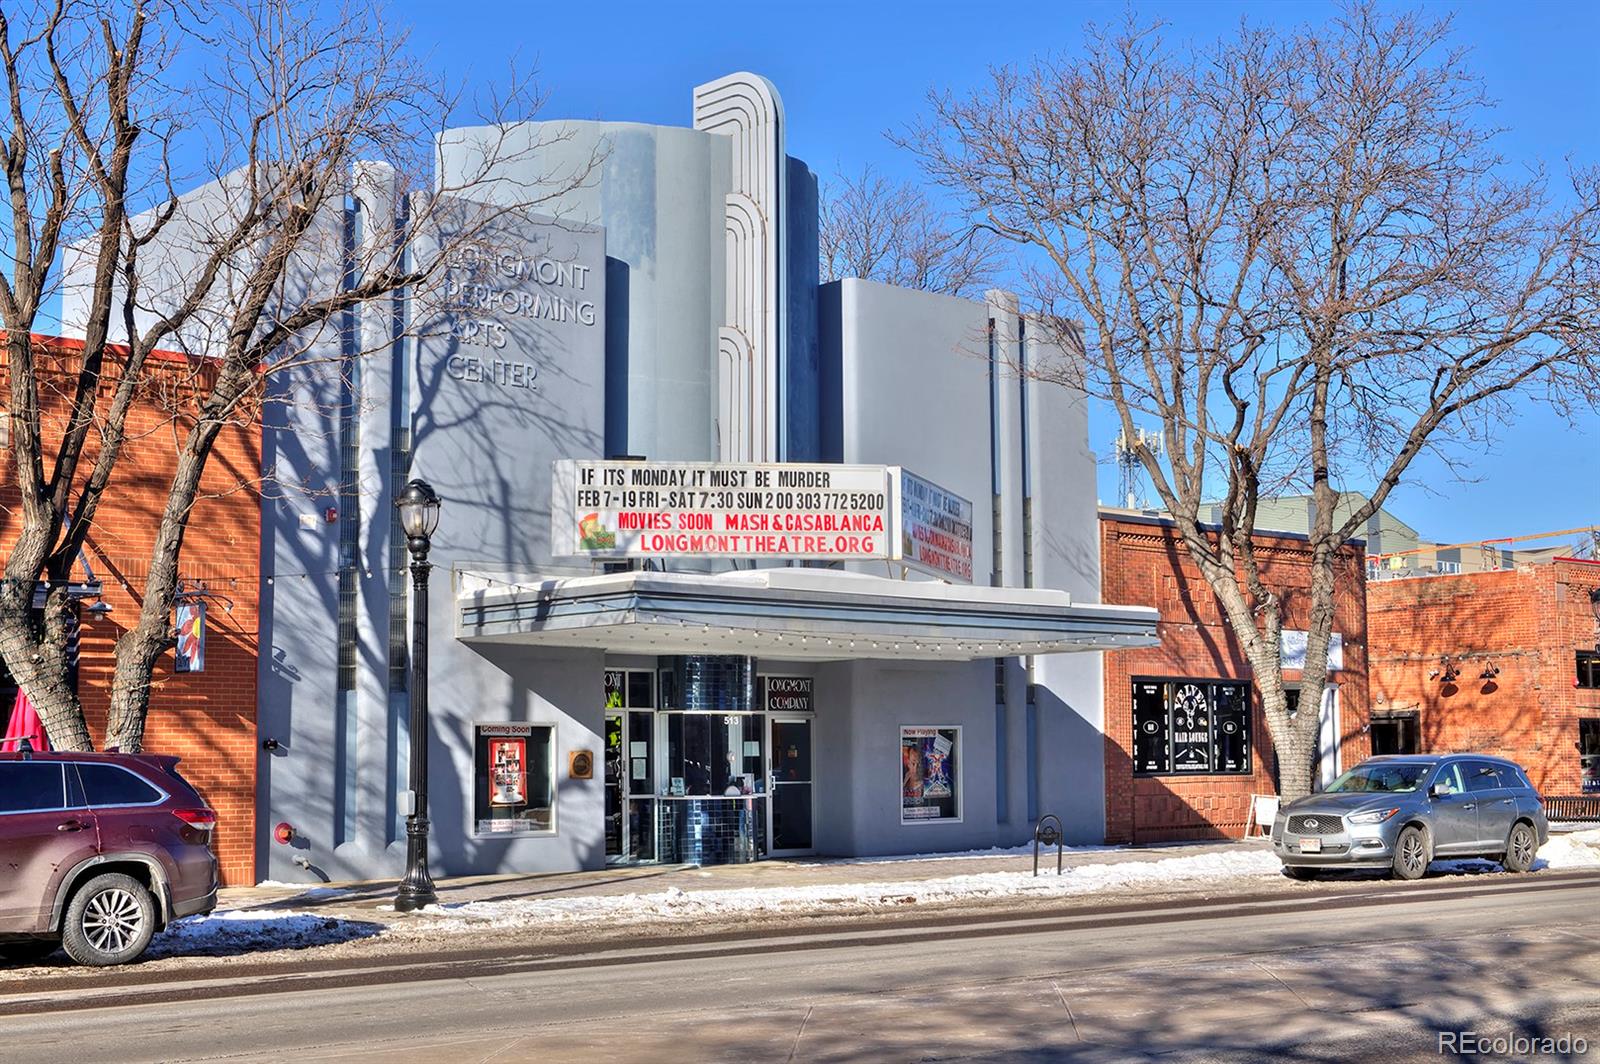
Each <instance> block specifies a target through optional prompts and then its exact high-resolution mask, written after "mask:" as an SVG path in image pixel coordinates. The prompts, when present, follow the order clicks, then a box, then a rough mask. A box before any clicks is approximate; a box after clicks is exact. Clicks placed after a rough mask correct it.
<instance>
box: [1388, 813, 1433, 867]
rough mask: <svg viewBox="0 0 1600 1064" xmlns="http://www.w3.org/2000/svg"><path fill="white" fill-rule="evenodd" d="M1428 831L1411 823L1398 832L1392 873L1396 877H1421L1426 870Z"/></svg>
mask: <svg viewBox="0 0 1600 1064" xmlns="http://www.w3.org/2000/svg"><path fill="white" fill-rule="evenodd" d="M1428 857H1429V855H1428V833H1427V832H1425V831H1423V830H1422V829H1421V828H1420V827H1418V826H1417V825H1415V824H1412V825H1411V826H1410V827H1408V828H1406V829H1405V830H1403V831H1401V832H1400V837H1399V838H1398V839H1396V840H1395V843H1394V865H1393V868H1394V874H1395V877H1396V878H1397V879H1421V878H1422V874H1423V873H1424V872H1426V871H1427V870H1428Z"/></svg>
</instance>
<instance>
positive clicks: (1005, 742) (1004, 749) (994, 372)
mask: <svg viewBox="0 0 1600 1064" xmlns="http://www.w3.org/2000/svg"><path fill="white" fill-rule="evenodd" d="M995 329H996V323H995V319H994V318H992V317H991V318H990V319H989V494H990V508H991V510H992V512H993V515H994V516H993V521H994V523H993V527H992V528H991V530H990V535H991V536H993V537H994V538H993V541H992V549H991V553H990V558H991V561H990V564H991V566H992V569H991V571H990V574H989V583H990V584H991V585H992V586H994V587H999V586H1001V576H1002V568H1001V563H1002V561H1003V560H1004V551H1003V550H1002V547H1001V540H1000V528H1001V512H1000V483H1001V478H1000V348H999V341H998V337H997V336H996V335H995ZM1007 733H1008V728H1007V721H1006V659H1005V658H1001V657H997V658H995V659H994V818H995V822H996V823H997V824H1003V823H1005V822H1006V821H1008V820H1010V819H1011V802H1010V795H1009V791H1010V789H1011V780H1010V775H1009V773H1008V772H1007V768H1008V766H1009V765H1010V750H1009V747H1010V742H1009V738H1008V734H1007Z"/></svg>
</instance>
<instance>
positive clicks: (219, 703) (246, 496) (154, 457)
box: [0, 341, 261, 884]
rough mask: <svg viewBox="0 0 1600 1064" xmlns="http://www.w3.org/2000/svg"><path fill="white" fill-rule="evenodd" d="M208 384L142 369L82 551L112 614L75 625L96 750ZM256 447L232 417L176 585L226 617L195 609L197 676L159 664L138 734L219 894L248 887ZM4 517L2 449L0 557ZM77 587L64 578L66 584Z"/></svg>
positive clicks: (66, 357)
mask: <svg viewBox="0 0 1600 1064" xmlns="http://www.w3.org/2000/svg"><path fill="white" fill-rule="evenodd" d="M58 343H59V348H58V351H59V354H58V357H57V358H56V359H54V360H51V361H49V362H48V364H47V366H46V367H45V368H46V370H47V372H46V374H45V376H44V381H43V383H44V387H43V389H42V390H43V391H44V392H45V401H46V408H45V413H46V422H45V431H46V437H47V450H46V454H47V455H49V454H51V453H52V452H51V450H50V449H49V447H51V446H53V444H54V441H55V440H58V439H59V433H60V431H61V428H62V425H63V423H64V411H65V403H66V398H67V397H68V396H70V389H71V387H72V384H73V380H74V378H73V377H72V374H73V373H74V372H75V370H76V366H77V361H76V345H74V344H72V343H71V342H70V341H60V342H58ZM206 372H207V367H206V365H205V363H202V362H198V361H190V360H188V359H186V358H184V357H183V356H181V355H166V356H165V357H162V358H158V359H155V360H154V361H153V362H152V363H151V365H150V368H149V369H148V370H147V373H146V377H147V380H146V381H145V382H144V386H143V387H142V389H141V395H140V399H139V401H138V402H137V403H136V404H135V407H134V409H133V410H132V411H131V412H130V415H129V418H128V440H127V443H126V444H125V445H124V449H123V454H122V457H121V459H120V462H119V465H118V468H117V471H116V473H115V474H114V475H113V478H112V482H111V485H110V488H109V490H108V491H107V494H106V497H105V499H104V501H103V502H102V503H101V506H100V510H99V513H98V516H97V518H96V521H95V530H94V534H93V535H92V536H91V537H90V540H89V545H88V550H87V551H86V552H85V553H86V554H87V556H88V563H89V566H90V567H91V568H92V569H93V571H94V575H95V576H97V577H99V578H100V580H101V582H102V583H103V585H104V589H105V602H106V603H107V604H109V605H110V606H111V607H112V612H111V613H109V614H104V615H96V614H92V613H88V612H86V611H85V612H83V613H82V614H81V617H82V627H81V641H80V651H79V672H78V693H79V697H80V699H81V700H82V702H83V705H84V710H85V713H86V715H87V717H88V720H89V727H90V731H91V734H92V735H93V737H94V740H95V743H96V744H97V745H98V744H100V743H102V742H104V739H105V725H106V712H107V707H108V705H109V701H110V697H109V696H110V685H111V676H112V669H113V666H114V662H113V654H114V652H115V645H116V641H117V639H118V638H119V637H120V636H121V635H122V633H123V632H124V631H125V630H126V628H127V627H128V626H129V625H130V624H131V623H133V622H134V620H135V619H136V618H137V616H138V612H139V607H140V601H141V598H140V596H141V592H142V589H143V586H144V579H145V576H146V574H147V573H148V571H149V564H150V550H151V548H152V546H153V545H154V537H155V530H156V527H157V523H158V521H159V519H160V514H161V510H162V508H163V506H164V505H165V502H166V492H167V487H168V484H169V483H170V480H171V476H172V473H173V470H174V468H175V466H176V463H177V455H178V450H179V448H180V447H181V446H182V440H183V434H184V432H185V430H186V429H187V428H188V427H189V424H190V421H189V419H190V418H192V416H193V413H194V410H195V403H194V395H195V390H196V386H197V385H203V384H204V375H205V373H206ZM4 380H5V378H4V372H3V369H0V387H7V386H8V385H6V384H5V383H4ZM174 418H176V419H177V420H176V423H174ZM260 441H261V434H260V427H259V423H258V422H257V421H256V420H255V418H254V415H253V413H248V414H245V415H242V416H241V418H240V419H239V421H238V423H237V424H232V425H229V426H228V427H226V428H225V429H224V430H223V431H222V434H221V435H220V436H219V438H218V441H217V446H216V450H215V451H214V453H213V455H212V457H211V460H210V462H209V463H208V465H207V468H206V472H205V475H204V477H203V480H202V484H201V498H200V499H199V501H198V502H197V503H196V505H195V509H194V513H193V514H192V515H191V518H190V521H189V526H188V531H187V533H186V535H185V537H184V545H183V555H182V560H181V563H180V566H179V572H180V574H181V575H182V577H183V579H185V580H188V581H204V583H205V584H206V585H207V586H208V587H209V589H210V590H212V591H214V592H216V593H218V594H220V595H223V596H226V598H227V599H231V600H232V604H233V606H232V609H231V610H225V609H224V605H225V604H224V603H223V602H221V601H216V600H213V601H211V602H209V603H208V605H207V615H206V620H207V625H208V629H209V630H208V632H207V635H206V659H205V671H204V672H200V673H190V674H186V675H179V674H177V673H174V672H173V659H172V654H171V652H170V651H169V652H168V653H167V654H165V655H163V657H162V659H161V660H160V662H158V663H157V665H156V670H155V675H154V677H153V680H154V691H153V693H152V697H151V707H152V708H151V713H150V718H149V721H148V723H147V727H146V733H145V749H146V750H148V751H151V752H154V753H164V754H175V755H177V756H178V757H181V758H182V759H183V763H182V764H181V765H180V766H179V771H180V772H181V773H183V775H184V777H185V778H186V779H188V780H189V782H190V783H192V784H193V785H194V786H195V787H196V788H197V789H198V790H199V791H200V793H201V794H203V795H205V797H206V799H207V801H209V802H210V803H211V805H212V807H213V808H215V809H216V811H217V815H218V824H217V830H216V832H215V835H214V837H213V848H214V849H215V851H216V853H217V857H218V860H219V862H220V863H221V865H222V875H223V881H224V882H225V883H228V884H239V883H254V882H255V793H256V730H255V729H256V649H257V642H256V640H257V632H258V618H257V591H258V587H259V584H260V558H261V551H260V545H261V507H260V499H259V495H258V491H257V484H258V481H259V478H260V469H261V451H260ZM47 461H48V459H47ZM47 472H48V470H47ZM16 506H17V488H16V473H15V455H14V454H12V453H11V451H10V449H9V446H8V447H7V448H6V449H4V450H0V550H9V549H10V545H11V543H12V542H14V541H15V538H16V535H17V526H18V521H17V519H16V517H15V516H14V513H15V508H16ZM81 576H82V574H81V573H80V572H75V573H74V578H75V579H80V578H81Z"/></svg>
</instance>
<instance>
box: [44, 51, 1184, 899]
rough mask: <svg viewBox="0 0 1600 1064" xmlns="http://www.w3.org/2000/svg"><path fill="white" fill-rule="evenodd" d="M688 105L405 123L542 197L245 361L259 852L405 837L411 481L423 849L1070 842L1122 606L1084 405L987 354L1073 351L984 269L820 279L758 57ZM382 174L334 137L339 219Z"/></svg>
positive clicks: (273, 854)
mask: <svg viewBox="0 0 1600 1064" xmlns="http://www.w3.org/2000/svg"><path fill="white" fill-rule="evenodd" d="M686 95H687V96H688V99H686V101H685V102H686V104H688V105H689V110H690V112H691V121H690V124H688V125H687V126H682V127H679V126H651V125H639V124H635V123H629V122H599V121H594V122H588V121H585V122H565V121H548V122H525V123H519V124H515V125H510V126H493V127H489V126H485V127H470V128H458V129H451V130H448V131H446V132H444V133H442V134H440V136H439V137H438V143H437V171H438V172H437V175H436V177H435V180H436V183H437V187H438V188H439V189H455V188H460V189H462V190H463V191H461V192H459V193H452V194H453V195H459V196H460V197H461V199H462V204H461V205H462V207H463V209H466V208H470V207H471V206H473V205H474V204H477V205H478V206H480V207H492V206H493V205H494V204H495V202H496V201H497V199H502V198H509V197H512V196H523V197H526V196H530V195H531V196H534V197H535V198H537V199H538V200H539V204H540V205H539V214H540V217H528V216H526V215H517V216H516V217H517V219H518V220H517V221H516V223H515V224H514V225H510V224H503V223H497V225H496V227H495V228H494V230H493V232H492V234H490V235H486V236H485V238H484V239H482V240H480V241H476V242H472V243H465V244H462V245H460V246H455V247H453V248H452V249H451V250H450V251H449V256H450V257H449V269H448V270H447V271H445V273H444V274H443V281H442V285H441V288H440V290H441V291H442V292H443V296H442V301H441V303H440V304H439V305H441V306H442V307H443V308H444V310H443V314H442V319H441V320H443V321H444V323H445V326H446V327H444V328H440V329H422V328H416V327H414V326H415V324H416V322H417V321H418V320H420V318H421V317H423V315H422V314H421V313H420V311H419V309H418V308H415V307H412V306H409V305H408V303H409V301H410V300H411V299H412V296H411V294H410V293H407V294H404V295H402V296H400V297H398V298H396V299H393V300H386V301H384V302H381V303H379V304H373V305H368V306H365V307H363V308H362V309H361V310H360V311H359V313H357V314H354V315H352V316H351V317H352V318H353V319H356V320H353V321H351V322H350V323H348V324H347V326H346V327H342V328H339V329H335V330H331V331H330V332H329V333H328V334H327V335H326V336H324V337H322V338H321V339H319V340H318V341H317V342H318V343H320V344H323V345H324V346H325V348H326V350H325V352H324V354H326V356H327V357H326V358H321V359H308V360H305V365H304V367H303V368H301V369H296V370H292V371H284V372H282V373H280V374H276V375H275V376H274V383H273V384H272V385H271V388H272V389H273V396H272V397H273V398H274V399H275V400H278V401H275V402H269V403H268V404H267V405H266V407H265V412H264V414H263V429H262V464H263V470H264V472H265V474H266V476H265V478H264V482H265V483H266V484H267V485H268V487H267V488H266V489H264V491H263V502H262V507H263V510H262V522H261V526H262V527H261V537H262V545H261V551H262V558H261V561H262V565H261V569H262V574H263V576H262V586H261V599H260V608H261V630H260V670H259V712H258V720H257V729H258V734H259V737H260V739H261V741H262V742H261V745H262V746H263V747H264V749H263V752H262V754H261V765H260V768H259V777H258V779H259V782H258V793H257V801H256V815H257V828H256V839H257V860H256V868H257V874H258V876H260V877H261V878H264V879H273V880H305V879H309V878H314V877H317V876H322V877H327V878H331V879H352V878H367V877H382V876H394V875H396V874H398V873H399V872H400V870H401V868H402V865H403V863H404V856H405V815H406V812H407V809H408V798H409V794H408V791H407V787H408V773H407V768H408V763H409V759H410V750H409V736H408V726H407V721H408V714H409V704H410V692H409V691H408V686H409V678H410V672H409V669H408V655H409V646H408V639H409V636H410V632H411V628H412V624H411V622H412V618H410V617H409V616H408V610H409V600H408V575H407V571H406V567H405V566H406V560H407V553H406V541H405V538H404V536H403V534H402V533H401V531H400V528H399V526H398V522H397V520H396V518H395V513H396V507H395V504H394V501H395V497H396V495H397V493H398V492H399V490H400V489H401V488H402V487H403V486H404V485H405V484H406V482H407V481H408V480H410V479H411V478H413V477H419V478H422V479H424V480H426V481H427V482H428V483H429V484H431V485H432V486H433V488H434V489H435V490H436V491H437V493H438V494H439V496H440V497H441V498H442V500H443V505H442V510H441V516H440V520H439V525H438V528H437V531H436V532H435V533H434V535H433V540H432V552H431V561H432V562H433V563H434V566H435V568H434V570H433V573H432V584H431V595H430V598H429V602H430V606H429V625H430V630H431V638H430V652H429V670H430V675H431V682H430V684H429V688H428V689H429V706H430V708H431V728H430V732H429V735H428V737H427V742H428V743H429V765H430V777H429V814H430V819H431V822H432V849H431V853H430V858H431V863H432V868H433V871H434V872H435V873H436V874H446V875H461V874H477V873H495V872H508V871H523V872H531V871H565V870H573V869H594V868H600V867H603V866H605V865H606V864H607V863H608V862H667V863H679V862H700V863H707V864H709V863H713V862H726V861H745V860H759V859H762V858H766V857H771V856H785V855H799V854H828V855H877V854H893V853H924V852H935V851H952V850H964V849H972V848H982V847H990V846H997V845H998V846H1009V845H1015V844H1019V843H1022V842H1024V841H1027V840H1029V839H1030V838H1031V837H1032V835H1033V831H1034V826H1035V824H1036V823H1037V821H1038V820H1039V818H1040V817H1042V816H1044V815H1046V814H1054V815H1056V816H1058V817H1059V818H1060V819H1061V821H1062V822H1063V824H1064V827H1065V834H1066V838H1067V840H1068V841H1069V842H1100V841H1102V840H1103V838H1104V836H1105V786H1104V784H1105V781H1104V775H1105V771H1106V770H1105V760H1106V759H1105V745H1104V738H1103V733H1102V727H1103V720H1104V708H1105V707H1104V705H1103V700H1104V695H1103V690H1102V679H1101V678H1102V672H1101V668H1102V660H1101V659H1102V652H1103V651H1105V650H1107V649H1115V648H1123V647H1133V646H1146V645H1151V644H1153V643H1155V642H1156V635H1155V633H1156V617H1155V611H1153V610H1151V609H1148V608H1142V607H1128V606H1119V605H1116V604H1111V603H1102V602H1101V601H1100V600H1099V599H1100V592H1099V589H1100V548H1099V539H1098V534H1099V533H1098V519H1097V513H1096V498H1095V462H1094V457H1093V455H1092V454H1091V452H1090V450H1089V446H1088V428H1087V412H1086V403H1085V400H1084V397H1083V396H1082V395H1081V394H1078V393H1075V392H1073V391H1072V390H1071V389H1069V388H1067V387H1064V386H1061V385H1058V384H1054V383H1050V384H1043V383H1039V382H1037V381H1036V380H1030V379H1029V378H1028V377H1027V376H1026V375H1025V374H1019V373H1017V372H1016V371H1015V369H1016V367H1018V366H1029V365H1035V366H1037V365H1043V364H1046V363H1049V362H1051V361H1052V360H1054V361H1058V362H1059V360H1061V359H1063V358H1065V357H1070V354H1071V353H1070V352H1064V351H1061V350H1058V349H1056V348H1055V347H1053V346H1052V341H1051V340H1050V334H1049V333H1047V332H1046V331H1045V330H1044V329H1042V328H1035V327H1034V325H1035V323H1034V322H1032V321H1031V320H1030V319H1029V318H1028V317H1027V316H1026V315H1021V314H1019V310H1018V302H1017V300H1016V299H1015V298H1014V297H1013V296H1011V295H1009V294H1007V293H1004V292H991V293H989V294H988V296H987V298H986V299H984V300H983V301H981V302H979V301H975V300H966V299H959V298H955V297H951V296H945V295H937V294H930V293H927V292H921V291H912V290H907V289H902V288H896V287H891V286H887V285H883V284H877V283H872V282H868V281H860V280H843V281H837V282H832V283H828V284H821V283H819V276H818V256H817V250H818V248H817V244H818V233H817V225H818V208H817V204H818V193H817V180H816V177H815V176H814V174H813V173H812V171H811V170H810V169H808V168H807V166H806V164H805V163H803V162H801V161H800V160H798V159H795V158H793V157H791V156H790V155H788V154H787V152H786V150H785V120H784V111H783V105H782V101H781V100H780V98H779V95H778V93H777V91H776V89H775V88H774V87H773V85H771V84H770V83H769V82H768V81H767V80H766V79H764V78H761V77H758V76H755V75H751V74H733V75H730V76H728V77H724V78H721V79H718V80H716V81H712V82H710V83H708V84H705V85H701V86H699V87H697V88H695V89H694V90H693V92H692V94H686ZM508 146H509V147H510V148H512V149H516V148H518V146H520V147H521V148H524V149H526V150H511V151H508V150H507V148H508ZM485 159H493V160H497V161H495V162H493V163H492V165H491V166H490V171H491V172H490V173H489V174H488V175H487V177H488V180H481V181H480V180H475V181H465V180H463V179H462V177H463V175H464V174H467V173H469V172H470V171H472V170H473V169H474V168H475V167H481V166H483V161H484V160H485ZM500 160H503V161H500ZM573 174H581V175H582V179H581V180H571V179H570V175H573ZM563 175H567V176H566V177H563ZM398 185H399V183H398V182H397V181H396V180H395V179H394V176H393V174H392V173H388V172H386V171H385V170H384V168H382V167H376V166H374V167H370V168H363V171H362V172H361V173H360V174H359V175H358V179H357V180H355V181H354V182H353V185H352V187H353V189H354V192H353V194H352V196H351V197H350V200H349V201H348V203H347V205H346V207H345V209H344V210H343V212H342V215H341V217H339V218H337V219H334V220H333V221H332V222H330V224H332V225H335V226H342V227H343V232H342V234H340V239H341V240H342V243H343V245H344V246H347V247H351V248H357V249H359V248H360V247H361V246H362V242H363V241H364V240H370V239H373V234H375V233H393V232H396V231H400V232H404V231H405V229H404V222H405V218H406V216H407V214H408V212H411V211H413V210H414V208H415V204H413V203H411V202H410V201H409V200H408V199H407V198H406V197H403V196H400V195H398V194H397V193H396V189H397V187H398ZM218 190H219V186H216V185H213V186H207V187H205V188H201V189H197V190H195V191H194V192H192V193H190V194H188V195H187V196H185V197H184V207H185V210H186V211H189V212H197V211H199V212H203V211H204V210H205V209H206V204H207V203H208V202H210V201H212V200H215V199H219V198H220V197H219V191H218ZM434 202H435V203H437V199H435V200H434ZM506 217H510V215H507V216H506ZM177 230H178V227H173V229H172V230H171V232H174V233H175V232H177ZM485 233H488V230H487V229H486V230H485ZM491 237H492V238H491ZM424 238H425V234H418V235H417V236H416V239H418V240H422V239H424ZM158 253H160V254H165V255H166V256H168V258H169V260H170V262H171V264H172V268H174V269H177V270H179V271H181V270H182V269H183V268H184V263H185V259H184V255H185V254H186V252H185V251H184V249H183V247H182V245H181V243H180V242H179V241H178V240H177V239H176V238H175V237H170V236H169V237H164V238H163V246H162V247H160V248H159V249H152V250H150V251H148V252H147V253H146V254H148V255H155V254H158ZM69 282H70V277H69ZM336 283H339V282H336ZM342 283H351V282H350V280H349V279H348V278H347V279H346V281H345V282H342ZM153 309H154V310H159V307H156V308H153ZM72 310H73V307H72V294H71V290H70V285H69V291H68V295H67V299H66V305H65V307H64V317H66V318H68V319H70V318H71V315H72ZM375 335H376V336H377V337H378V338H379V340H378V342H374V341H373V337H374V336H375ZM279 824H286V825H289V826H290V827H291V828H292V838H291V839H290V840H289V841H288V842H279V841H276V840H275V839H274V831H273V829H274V827H275V826H276V825H279Z"/></svg>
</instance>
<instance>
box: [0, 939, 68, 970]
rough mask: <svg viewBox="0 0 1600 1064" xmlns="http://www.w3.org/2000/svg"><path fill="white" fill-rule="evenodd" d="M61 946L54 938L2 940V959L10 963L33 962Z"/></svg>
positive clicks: (0, 944)
mask: <svg viewBox="0 0 1600 1064" xmlns="http://www.w3.org/2000/svg"><path fill="white" fill-rule="evenodd" d="M60 947H61V943H60V942H58V941H56V940H55V939H53V938H22V939H17V940H15V941H12V942H0V961H6V962H8V963H10V964H33V963H35V962H37V961H42V960H44V959H45V958H46V957H48V956H50V954H52V953H54V952H55V951H56V950H57V949H59V948H60Z"/></svg>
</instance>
